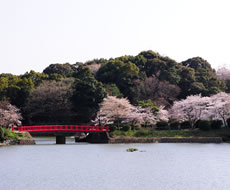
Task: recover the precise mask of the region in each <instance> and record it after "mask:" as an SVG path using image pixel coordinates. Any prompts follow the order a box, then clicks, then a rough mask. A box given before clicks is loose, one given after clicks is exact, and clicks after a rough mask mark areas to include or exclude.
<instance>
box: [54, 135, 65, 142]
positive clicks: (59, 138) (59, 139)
mask: <svg viewBox="0 0 230 190" xmlns="http://www.w3.org/2000/svg"><path fill="white" fill-rule="evenodd" d="M65 142H66V138H65V136H56V144H65Z"/></svg>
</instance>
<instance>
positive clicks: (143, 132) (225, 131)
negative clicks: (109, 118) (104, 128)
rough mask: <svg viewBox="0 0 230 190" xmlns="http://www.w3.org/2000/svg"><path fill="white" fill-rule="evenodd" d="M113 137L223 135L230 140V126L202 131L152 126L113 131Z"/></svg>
mask: <svg viewBox="0 0 230 190" xmlns="http://www.w3.org/2000/svg"><path fill="white" fill-rule="evenodd" d="M111 135H112V136H113V137H146V138H147V137H178V138H179V137H223V138H224V139H226V140H230V128H222V129H217V130H210V131H202V130H199V129H195V130H189V129H186V130H155V129H151V128H142V129H139V130H129V131H118V130H116V131H113V132H112V133H111Z"/></svg>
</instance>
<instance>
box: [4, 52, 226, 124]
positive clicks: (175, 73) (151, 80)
mask: <svg viewBox="0 0 230 190" xmlns="http://www.w3.org/2000/svg"><path fill="white" fill-rule="evenodd" d="M225 72H226V70H220V71H219V73H216V71H215V70H214V69H213V68H212V67H211V65H210V64H209V63H208V62H207V61H206V60H204V59H203V58H201V57H194V58H190V59H188V60H185V61H183V62H181V63H178V62H176V61H175V60H173V59H171V58H169V57H165V56H161V55H160V54H159V53H156V52H153V51H151V50H150V51H143V52H141V53H139V54H138V55H136V56H121V57H117V58H111V59H108V60H107V59H94V60H91V61H87V62H85V63H81V62H77V63H75V64H69V63H64V64H51V65H49V66H48V67H47V68H44V70H43V72H42V73H39V72H35V71H30V72H26V73H25V74H23V75H19V76H16V75H13V74H4V73H3V74H0V101H1V102H9V103H10V104H11V105H13V106H15V108H18V109H20V111H21V114H22V118H23V120H22V123H23V124H24V125H34V124H79V123H89V122H90V121H92V120H95V118H96V116H97V115H98V114H97V113H98V111H99V107H100V105H101V103H102V101H103V99H104V98H106V97H108V96H109V97H110V96H115V97H117V98H127V99H128V100H129V102H130V103H131V104H132V105H142V107H144V106H145V105H150V106H151V107H152V108H154V109H156V110H157V109H158V108H160V107H164V108H166V109H168V108H170V107H171V106H172V105H173V102H174V101H176V100H181V99H185V98H186V97H188V96H191V95H197V94H200V95H201V96H212V95H214V94H217V93H219V92H221V91H222V92H230V80H229V78H228V76H229V75H228V73H227V74H226V73H225Z"/></svg>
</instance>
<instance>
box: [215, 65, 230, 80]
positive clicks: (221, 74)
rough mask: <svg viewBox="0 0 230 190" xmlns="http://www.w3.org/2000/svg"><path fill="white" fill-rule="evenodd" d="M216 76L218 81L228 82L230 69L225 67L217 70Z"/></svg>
mask: <svg viewBox="0 0 230 190" xmlns="http://www.w3.org/2000/svg"><path fill="white" fill-rule="evenodd" d="M216 75H217V77H218V78H219V79H220V80H230V69H229V67H227V66H226V65H224V66H222V67H220V68H218V70H217V71H216Z"/></svg>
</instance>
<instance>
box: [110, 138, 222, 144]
mask: <svg viewBox="0 0 230 190" xmlns="http://www.w3.org/2000/svg"><path fill="white" fill-rule="evenodd" d="M223 142H224V140H223V138H222V137H152V138H140V137H139V138H138V137H115V138H110V139H109V142H108V143H109V144H120V143H223Z"/></svg>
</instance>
